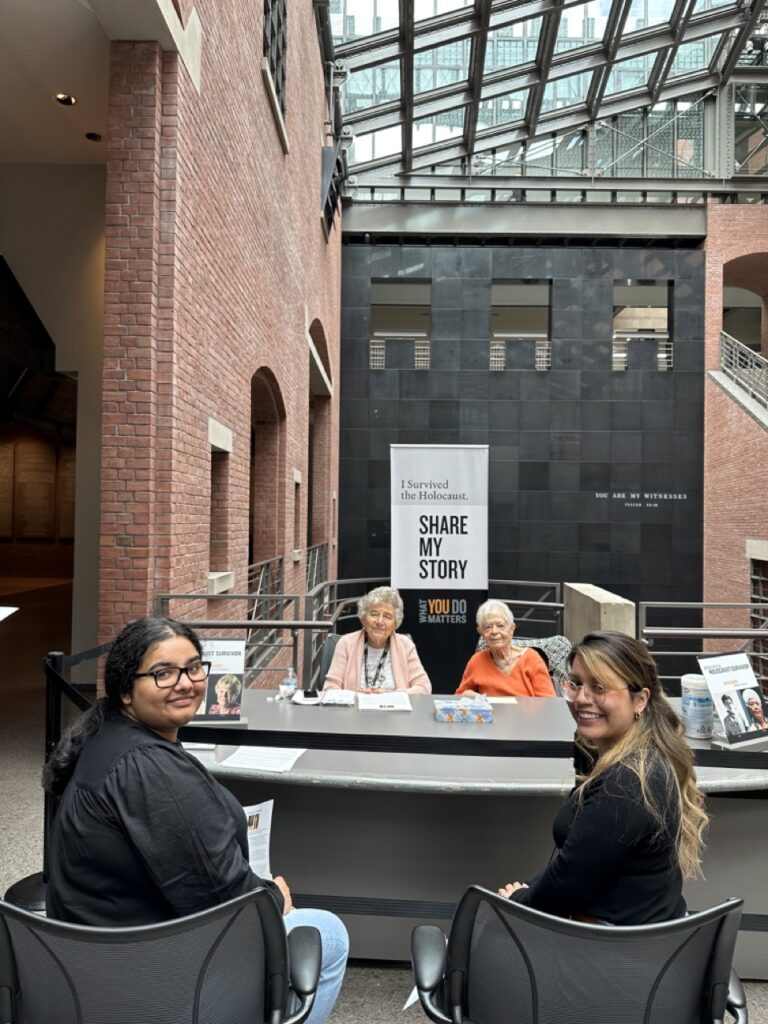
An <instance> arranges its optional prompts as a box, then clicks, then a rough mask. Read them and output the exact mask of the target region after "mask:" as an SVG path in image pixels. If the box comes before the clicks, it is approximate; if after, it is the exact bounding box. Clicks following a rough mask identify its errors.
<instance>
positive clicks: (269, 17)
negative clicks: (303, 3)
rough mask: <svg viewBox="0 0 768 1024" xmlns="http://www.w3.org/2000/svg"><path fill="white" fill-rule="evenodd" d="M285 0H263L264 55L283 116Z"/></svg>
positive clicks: (286, 14) (286, 11) (286, 5)
mask: <svg viewBox="0 0 768 1024" xmlns="http://www.w3.org/2000/svg"><path fill="white" fill-rule="evenodd" d="M287 20H288V4H287V0H264V56H265V57H266V59H267V61H268V63H269V72H270V74H271V75H272V82H273V84H274V87H275V93H276V94H277V102H278V103H279V105H280V111H281V113H282V115H283V117H285V63H286V22H287Z"/></svg>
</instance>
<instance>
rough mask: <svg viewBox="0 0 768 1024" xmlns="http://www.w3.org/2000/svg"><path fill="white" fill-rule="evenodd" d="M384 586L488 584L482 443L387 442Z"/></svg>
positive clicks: (485, 468)
mask: <svg viewBox="0 0 768 1024" xmlns="http://www.w3.org/2000/svg"><path fill="white" fill-rule="evenodd" d="M391 456H392V531H391V536H392V563H391V565H392V586H393V587H397V588H398V589H402V590H424V589H429V590H486V589H487V587H488V448H487V446H486V445H460V446H459V445H457V446H453V445H392V447H391Z"/></svg>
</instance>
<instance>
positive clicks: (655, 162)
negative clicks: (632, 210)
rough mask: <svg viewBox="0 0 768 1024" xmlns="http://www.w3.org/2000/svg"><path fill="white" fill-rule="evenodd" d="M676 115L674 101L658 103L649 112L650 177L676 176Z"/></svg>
mask: <svg viewBox="0 0 768 1024" xmlns="http://www.w3.org/2000/svg"><path fill="white" fill-rule="evenodd" d="M674 117H675V105H674V103H657V104H656V106H655V107H653V109H652V110H650V111H649V112H648V122H647V129H648V134H647V138H646V143H645V150H646V169H645V173H646V175H647V177H649V178H671V177H673V176H674V173H675V151H674V149H675V125H674ZM649 202H650V198H649Z"/></svg>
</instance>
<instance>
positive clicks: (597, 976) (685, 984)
mask: <svg viewBox="0 0 768 1024" xmlns="http://www.w3.org/2000/svg"><path fill="white" fill-rule="evenodd" d="M741 906H742V901H741V900H733V901H729V902H728V903H726V904H723V905H721V906H720V907H715V908H713V909H712V910H709V911H704V912H703V913H701V914H692V915H690V916H689V917H687V918H682V919H680V920H678V921H671V922H666V923H664V924H660V925H644V926H639V927H633V928H612V927H610V926H600V925H587V924H579V923H577V922H574V921H567V920H563V919H560V918H553V917H550V916H549V915H546V914H542V913H540V912H538V911H536V910H531V909H530V908H528V907H523V906H519V905H518V904H516V903H514V902H510V901H509V900H506V899H503V898H502V897H499V896H496V895H495V894H493V893H489V892H485V891H484V890H481V889H477V888H474V889H470V890H469V891H468V892H467V893H466V894H465V897H464V899H463V900H462V902H461V903H460V904H459V907H458V909H457V912H456V917H455V918H454V924H453V928H452V930H451V938H450V940H449V946H448V970H447V972H446V978H448V979H450V978H451V975H452V974H454V973H455V972H460V973H461V974H462V975H463V999H464V1013H465V1015H466V1016H467V1017H468V1018H469V1019H470V1020H471V1021H472V1022H473V1024H511V1022H512V1021H514V1024H563V1022H565V1021H567V1022H568V1024H617V1022H619V1021H620V1022H621V1024H672V1022H674V1024H702V1022H703V1021H708V1022H711V1021H712V1019H713V1014H712V1002H713V998H714V999H715V1001H717V999H722V1000H724V998H725V992H726V991H727V987H728V976H729V972H730V966H731V960H732V958H733V947H734V944H735V940H736V932H737V930H738V922H739V919H740V917H741ZM453 984H454V986H456V978H455V977H454V982H453ZM718 986H721V987H720V988H719V987H718ZM454 991H456V989H454ZM717 1016H721V1014H717Z"/></svg>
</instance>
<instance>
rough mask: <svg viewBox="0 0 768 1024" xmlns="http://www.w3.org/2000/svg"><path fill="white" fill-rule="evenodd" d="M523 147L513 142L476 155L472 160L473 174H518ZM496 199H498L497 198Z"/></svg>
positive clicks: (520, 168)
mask: <svg viewBox="0 0 768 1024" xmlns="http://www.w3.org/2000/svg"><path fill="white" fill-rule="evenodd" d="M522 156H523V145H522V143H520V142H514V143H512V144H511V145H509V146H503V147H500V148H498V149H492V150H490V151H488V152H487V153H477V154H475V156H474V158H473V160H472V173H473V174H520V173H521V170H522V167H521V164H522ZM497 198H499V197H498V196H497Z"/></svg>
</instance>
